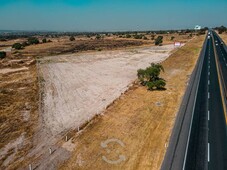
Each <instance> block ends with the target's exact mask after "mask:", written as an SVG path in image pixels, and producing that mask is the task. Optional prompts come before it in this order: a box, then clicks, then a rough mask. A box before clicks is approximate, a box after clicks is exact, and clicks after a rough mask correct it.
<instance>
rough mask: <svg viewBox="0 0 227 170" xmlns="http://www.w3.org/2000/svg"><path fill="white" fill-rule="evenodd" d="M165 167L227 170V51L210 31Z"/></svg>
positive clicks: (178, 118) (179, 116) (187, 92)
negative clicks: (226, 110) (226, 89)
mask: <svg viewBox="0 0 227 170" xmlns="http://www.w3.org/2000/svg"><path fill="white" fill-rule="evenodd" d="M209 32H210V33H209V35H207V38H206V40H205V42H204V45H203V49H202V51H201V54H200V57H199V60H198V62H197V65H196V67H195V70H194V71H193V73H192V75H191V79H190V82H189V85H188V88H187V91H186V93H185V96H184V99H183V101H182V105H181V108H180V111H179V113H178V117H177V119H176V122H175V126H174V128H173V131H172V135H171V138H170V142H169V147H168V149H167V153H166V155H165V159H164V161H163V164H162V169H163V170H168V169H171V170H178V169H179V170H182V169H185V170H207V169H209V170H213V169H215V170H227V131H226V112H225V107H226V98H225V97H226V96H225V94H226V93H225V87H226V82H227V52H226V51H225V48H224V45H221V42H222V40H221V39H220V37H217V35H216V34H215V33H214V32H212V31H211V30H210V31H209Z"/></svg>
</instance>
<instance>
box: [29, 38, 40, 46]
mask: <svg viewBox="0 0 227 170" xmlns="http://www.w3.org/2000/svg"><path fill="white" fill-rule="evenodd" d="M28 44H31V45H32V44H39V39H38V38H36V37H30V38H28Z"/></svg>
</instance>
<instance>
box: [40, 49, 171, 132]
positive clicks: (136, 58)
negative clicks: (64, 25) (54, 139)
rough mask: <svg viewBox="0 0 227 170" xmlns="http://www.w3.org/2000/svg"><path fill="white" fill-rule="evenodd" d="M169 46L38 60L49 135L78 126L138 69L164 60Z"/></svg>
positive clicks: (125, 85)
mask: <svg viewBox="0 0 227 170" xmlns="http://www.w3.org/2000/svg"><path fill="white" fill-rule="evenodd" d="M173 49H174V47H173V45H167V46H160V47H159V46H158V47H149V48H148V47H147V48H141V49H138V50H132V51H115V52H102V53H93V54H81V55H78V56H75V55H64V56H58V57H57V58H56V57H55V56H53V57H48V58H45V59H44V60H41V63H43V64H41V71H42V75H43V78H44V81H45V83H44V84H45V92H44V96H45V97H44V101H43V102H44V116H43V117H44V121H45V125H46V126H47V127H48V129H50V131H51V132H52V134H53V135H55V134H59V133H60V132H62V131H64V130H65V129H70V128H75V127H79V126H81V125H82V124H83V123H84V122H86V121H87V120H89V119H91V118H92V117H93V116H94V115H96V114H99V113H100V112H101V111H103V110H104V109H105V108H106V107H107V106H108V105H109V104H110V103H111V102H113V101H114V100H115V99H116V98H118V97H119V96H120V95H121V93H123V92H124V91H125V90H126V89H127V88H128V85H129V84H131V83H132V81H134V80H135V79H136V73H137V72H136V71H137V70H138V69H139V68H145V67H146V66H148V65H149V63H152V62H155V63H156V62H161V61H163V60H165V59H166V58H167V57H168V56H169V53H170V51H171V50H173Z"/></svg>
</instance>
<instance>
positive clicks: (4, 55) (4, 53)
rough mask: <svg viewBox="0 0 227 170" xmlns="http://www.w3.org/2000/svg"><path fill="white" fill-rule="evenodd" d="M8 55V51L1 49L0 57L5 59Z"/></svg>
mask: <svg viewBox="0 0 227 170" xmlns="http://www.w3.org/2000/svg"><path fill="white" fill-rule="evenodd" d="M5 57H6V52H5V51H0V59H3V58H5Z"/></svg>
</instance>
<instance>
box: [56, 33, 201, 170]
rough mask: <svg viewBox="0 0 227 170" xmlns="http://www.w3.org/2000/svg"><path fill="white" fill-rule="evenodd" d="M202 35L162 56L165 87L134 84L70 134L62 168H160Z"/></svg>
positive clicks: (154, 169)
mask: <svg viewBox="0 0 227 170" xmlns="http://www.w3.org/2000/svg"><path fill="white" fill-rule="evenodd" d="M203 41H204V36H200V37H196V38H194V39H193V40H192V41H190V42H189V43H187V44H186V45H185V46H184V47H182V48H181V49H179V50H178V51H177V52H175V53H173V54H172V55H171V56H170V57H169V58H168V59H167V60H165V61H164V62H163V66H164V68H165V73H164V74H163V75H162V76H163V78H165V79H166V80H167V87H166V88H167V90H165V91H152V92H151V91H147V90H146V88H145V87H141V86H139V85H137V84H135V85H133V86H132V87H131V88H130V90H129V91H128V92H126V93H125V94H124V95H122V96H121V97H120V99H118V100H116V101H115V102H114V103H113V104H112V105H111V106H110V107H109V108H108V109H107V110H106V111H105V112H104V114H103V116H98V117H96V118H95V119H94V120H92V122H90V123H89V124H88V125H87V126H86V128H85V129H84V130H83V132H82V133H81V134H79V135H78V134H77V135H74V136H73V137H72V140H71V141H70V142H71V145H72V146H74V150H73V153H72V155H73V156H72V157H71V158H70V159H69V160H68V161H66V162H65V163H64V164H63V165H62V166H61V167H60V169H67V170H68V169H100V170H101V169H153V170H157V169H159V168H160V166H161V163H162V160H163V158H164V154H165V151H166V146H167V145H168V140H169V137H170V132H171V129H172V127H173V123H174V120H175V117H176V113H177V111H178V108H179V105H180V102H181V99H182V96H183V94H184V91H185V88H186V85H187V81H188V79H189V77H190V74H191V72H192V70H193V68H194V66H195V63H196V61H197V58H198V55H199V52H200V49H201V47H202V44H203ZM108 139H109V140H108ZM111 140H112V142H111ZM108 142H109V144H108V145H107V146H105V145H103V144H105V143H108ZM119 155H120V156H119ZM119 160H120V161H119Z"/></svg>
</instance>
